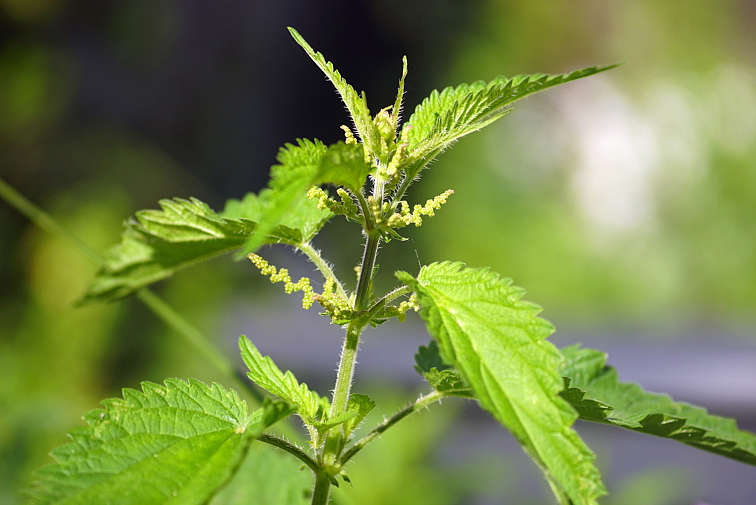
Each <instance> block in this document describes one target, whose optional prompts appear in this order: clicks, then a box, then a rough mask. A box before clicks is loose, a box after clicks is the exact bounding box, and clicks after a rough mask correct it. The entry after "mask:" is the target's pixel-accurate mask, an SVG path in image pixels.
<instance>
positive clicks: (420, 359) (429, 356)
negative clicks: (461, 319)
mask: <svg viewBox="0 0 756 505" xmlns="http://www.w3.org/2000/svg"><path fill="white" fill-rule="evenodd" d="M415 363H417V365H415V370H416V371H417V373H419V374H420V375H425V374H426V373H428V372H430V371H431V370H432V369H434V368H435V369H436V370H438V371H439V372H441V371H443V370H450V369H452V368H454V367H453V366H451V365H450V364H448V363H447V362H446V361H444V358H442V357H441V352H440V351H439V349H438V342H437V341H435V340H431V341H430V343H429V344H428V345H427V346H424V345H421V346H420V347H419V348H418V349H417V352H416V353H415Z"/></svg>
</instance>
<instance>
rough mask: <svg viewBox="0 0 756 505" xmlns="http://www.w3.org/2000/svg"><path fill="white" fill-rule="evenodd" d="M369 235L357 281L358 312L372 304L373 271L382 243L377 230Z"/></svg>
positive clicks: (356, 300) (369, 232)
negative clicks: (379, 246)
mask: <svg viewBox="0 0 756 505" xmlns="http://www.w3.org/2000/svg"><path fill="white" fill-rule="evenodd" d="M367 234H368V235H367V241H366V242H365V252H364V254H363V256H362V264H361V265H360V278H359V280H358V281H357V297H356V298H355V300H354V310H356V311H358V312H359V311H362V310H365V308H366V307H367V304H368V303H369V302H370V295H371V293H370V291H371V286H372V284H373V282H372V281H373V269H374V268H375V259H376V257H377V256H378V245H379V244H380V242H381V235H380V233H378V232H377V231H376V230H370V231H368V232H367Z"/></svg>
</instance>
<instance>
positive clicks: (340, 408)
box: [330, 320, 364, 419]
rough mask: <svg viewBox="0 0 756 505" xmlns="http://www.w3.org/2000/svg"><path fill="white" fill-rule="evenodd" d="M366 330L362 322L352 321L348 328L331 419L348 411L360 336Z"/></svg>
mask: <svg viewBox="0 0 756 505" xmlns="http://www.w3.org/2000/svg"><path fill="white" fill-rule="evenodd" d="M363 328H364V323H362V321H361V320H356V321H352V322H351V323H349V325H348V326H347V330H346V336H345V337H344V345H343V346H342V348H341V360H340V362H339V371H338V373H337V374H336V386H335V387H334V390H333V403H332V404H331V412H330V418H331V419H334V418H336V417H338V416H340V415H342V414H343V413H345V412H346V411H347V406H348V405H349V395H350V392H351V389H352V378H353V377H354V365H355V364H356V363H357V350H358V347H359V345H360V334H361V333H362V329H363Z"/></svg>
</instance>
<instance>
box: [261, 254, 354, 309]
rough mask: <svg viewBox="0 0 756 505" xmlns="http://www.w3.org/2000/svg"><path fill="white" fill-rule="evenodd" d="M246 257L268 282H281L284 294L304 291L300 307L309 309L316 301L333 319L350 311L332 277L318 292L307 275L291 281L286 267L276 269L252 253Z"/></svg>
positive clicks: (348, 304)
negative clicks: (296, 280) (336, 288)
mask: <svg viewBox="0 0 756 505" xmlns="http://www.w3.org/2000/svg"><path fill="white" fill-rule="evenodd" d="M247 257H248V258H249V260H250V261H251V262H252V264H253V265H255V266H256V267H257V268H258V269H259V270H260V273H261V274H263V275H267V276H269V277H270V282H273V283H276V282H283V283H284V291H285V292H286V294H291V293H295V292H297V291H302V292H303V293H304V296H303V297H302V308H305V309H309V308H310V307H312V304H313V302H315V301H317V302H318V303H319V304H320V305H322V306H323V308H324V309H325V311H326V313H327V314H328V315H329V316H331V319H333V320H338V319H343V318H344V316H348V315H349V314H350V313H351V311H352V306H351V304H350V303H349V301H348V300H345V299H344V297H342V296H340V295H339V294H338V293H335V292H334V287H335V285H336V280H335V279H334V278H333V277H329V278H327V279H326V281H325V283H324V284H323V293H321V294H318V293H315V291H314V290H313V289H312V286H311V285H310V279H308V278H307V277H302V278H301V279H299V281H298V282H296V283H295V282H292V279H291V276H290V275H289V271H288V270H287V269H285V268H280V269H278V268H276V267H274V266H273V265H271V264H270V263H268V262H267V261H265V260H264V259H262V258H261V257H260V256H258V255H257V254H254V253H252V254H248V255H247Z"/></svg>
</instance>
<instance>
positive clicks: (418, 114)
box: [404, 65, 616, 177]
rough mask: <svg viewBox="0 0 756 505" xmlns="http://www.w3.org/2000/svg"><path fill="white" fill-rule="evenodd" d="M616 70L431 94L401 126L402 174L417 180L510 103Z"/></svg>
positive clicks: (502, 80) (518, 78) (521, 77)
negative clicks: (404, 141) (439, 157)
mask: <svg viewBox="0 0 756 505" xmlns="http://www.w3.org/2000/svg"><path fill="white" fill-rule="evenodd" d="M614 67H616V65H610V66H605V67H590V68H584V69H580V70H575V71H574V72H570V73H567V74H560V75H547V74H533V75H518V76H516V77H513V78H511V79H507V78H506V77H498V78H496V79H494V80H492V81H491V82H489V83H485V82H483V81H478V82H474V83H472V84H462V85H460V86H457V87H449V88H446V89H444V90H443V91H441V92H438V91H433V92H432V93H431V95H430V96H429V97H428V98H426V99H425V100H424V101H423V102H422V103H421V104H420V105H419V106H418V107H417V108H416V109H415V112H414V113H413V114H412V116H411V117H410V118H409V121H407V123H406V124H405V125H404V130H406V134H407V140H408V144H409V146H408V149H407V153H408V157H407V160H406V162H405V166H406V168H405V172H406V173H407V176H408V177H414V176H416V175H417V174H418V173H419V172H420V170H422V169H423V168H424V167H425V166H426V165H427V164H428V163H429V162H430V161H431V160H432V159H433V158H435V157H436V156H437V155H438V154H439V153H440V152H441V151H443V150H444V149H446V148H447V147H449V146H450V145H451V144H452V143H453V142H454V141H456V140H457V139H459V138H460V137H463V136H465V135H467V134H469V133H472V132H474V131H477V130H480V129H481V128H483V127H484V126H487V125H489V124H491V123H492V122H494V121H496V120H497V119H499V118H501V117H502V116H504V115H505V114H507V113H508V112H509V111H510V110H511V105H512V103H513V102H515V101H517V100H519V99H520V98H523V97H526V96H528V95H531V94H533V93H536V92H538V91H543V90H545V89H547V88H552V87H554V86H558V85H559V84H564V83H567V82H570V81H574V80H576V79H581V78H583V77H587V76H589V75H593V74H597V73H599V72H603V71H605V70H609V69H611V68H614Z"/></svg>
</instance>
